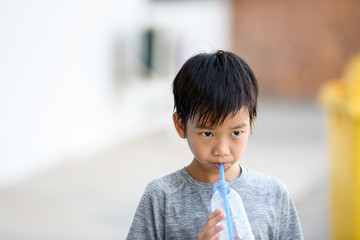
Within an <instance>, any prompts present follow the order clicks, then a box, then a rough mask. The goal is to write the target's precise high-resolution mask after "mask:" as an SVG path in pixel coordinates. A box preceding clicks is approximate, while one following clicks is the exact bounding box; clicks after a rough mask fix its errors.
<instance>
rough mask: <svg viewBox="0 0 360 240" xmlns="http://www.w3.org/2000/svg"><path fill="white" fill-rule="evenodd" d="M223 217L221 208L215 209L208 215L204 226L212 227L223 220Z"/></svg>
mask: <svg viewBox="0 0 360 240" xmlns="http://www.w3.org/2000/svg"><path fill="white" fill-rule="evenodd" d="M225 217H226V215H225V213H224V212H223V210H222V209H221V208H219V209H217V210H215V211H214V212H213V213H212V214H210V215H209V217H208V219H207V221H206V223H205V226H204V228H207V229H210V228H213V227H214V226H215V225H216V224H218V223H219V222H221V221H222V220H224V219H225Z"/></svg>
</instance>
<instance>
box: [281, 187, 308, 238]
mask: <svg viewBox="0 0 360 240" xmlns="http://www.w3.org/2000/svg"><path fill="white" fill-rule="evenodd" d="M277 227H278V234H279V235H278V238H277V239H280V240H282V239H293V240H303V239H304V237H303V234H302V230H301V225H300V220H299V217H298V215H297V212H296V208H295V204H294V202H293V200H292V198H291V196H290V194H289V193H288V191H287V190H286V189H285V191H284V192H283V194H282V199H281V208H280V209H279V212H278V224H277Z"/></svg>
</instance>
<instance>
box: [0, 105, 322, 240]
mask: <svg viewBox="0 0 360 240" xmlns="http://www.w3.org/2000/svg"><path fill="white" fill-rule="evenodd" d="M324 125H325V124H324V116H323V113H322V111H321V110H320V109H319V107H318V106H316V105H315V104H313V103H311V102H292V103H281V102H274V101H263V102H261V104H260V109H259V116H258V119H257V121H256V123H255V128H254V131H253V135H252V136H251V137H250V140H249V143H248V146H247V149H246V151H245V153H244V156H243V157H242V159H241V160H240V162H241V163H242V164H244V165H246V166H247V167H250V168H253V169H255V170H258V171H260V172H263V173H266V174H270V175H273V176H276V177H278V178H280V179H281V180H282V181H283V182H284V183H285V184H286V185H287V187H288V189H289V191H290V193H291V194H292V196H293V199H294V201H295V204H296V206H297V210H298V213H299V216H300V220H301V224H302V227H303V232H304V237H305V239H309V240H311V239H317V240H321V239H329V233H328V229H329V227H328V211H327V209H328V196H327V195H328V193H327V176H328V173H327V168H328V166H327V157H326V146H325V138H324V132H325V126H324ZM191 159H192V155H191V153H190V151H189V150H188V147H187V144H186V142H185V141H184V140H182V139H180V138H178V137H177V136H176V133H175V130H173V129H172V126H171V122H170V117H169V124H168V125H166V126H164V129H163V130H160V131H158V132H154V133H153V134H150V135H147V136H144V137H141V138H139V139H138V140H135V141H132V142H129V143H127V144H121V145H119V146H115V147H113V148H111V149H109V150H108V151H106V152H104V153H99V154H98V155H97V156H93V157H91V158H88V159H75V160H74V161H68V162H67V163H66V164H64V165H62V166H61V167H58V168H55V169H50V170H48V171H46V172H43V173H42V174H38V175H36V176H34V177H32V178H31V179H28V180H27V181H24V182H22V183H19V184H16V185H13V186H9V187H8V188H6V189H2V190H1V191H0V239H4V240H19V239H28V240H45V239H46V240H48V239H52V240H57V239H68V240H82V239H84V240H85V239H86V240H91V239H102V240H104V239H105V240H106V239H108V240H112V239H125V237H126V234H127V232H128V230H129V227H130V224H131V221H132V218H133V215H134V212H135V209H136V206H137V204H138V201H139V199H140V197H141V195H142V192H143V191H144V188H145V186H146V184H147V183H148V182H149V181H150V180H152V179H154V178H157V177H160V176H163V175H165V174H168V173H170V172H173V171H175V170H177V169H179V168H182V167H184V166H186V165H187V164H188V163H189V162H190V161H191Z"/></svg>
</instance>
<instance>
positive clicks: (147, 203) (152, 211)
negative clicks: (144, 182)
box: [126, 182, 165, 240]
mask: <svg viewBox="0 0 360 240" xmlns="http://www.w3.org/2000/svg"><path fill="white" fill-rule="evenodd" d="M164 202H165V201H164V194H163V193H162V191H161V189H160V188H159V187H157V186H156V184H154V182H152V183H150V184H148V186H147V187H146V189H145V192H144V194H143V196H142V198H141V200H140V203H139V205H138V207H137V210H136V212H135V216H134V219H133V222H132V224H131V227H130V231H129V233H128V236H127V238H126V239H127V240H137V239H149V240H152V239H164V225H165V224H164V221H165V218H164V215H165V214H164Z"/></svg>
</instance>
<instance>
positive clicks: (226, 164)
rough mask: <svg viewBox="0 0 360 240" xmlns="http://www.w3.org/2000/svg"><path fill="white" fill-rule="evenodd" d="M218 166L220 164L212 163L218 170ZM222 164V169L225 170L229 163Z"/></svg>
mask: <svg viewBox="0 0 360 240" xmlns="http://www.w3.org/2000/svg"><path fill="white" fill-rule="evenodd" d="M219 164H221V163H213V164H212V165H213V166H214V167H215V168H217V169H219ZM222 164H223V166H224V169H226V168H227V167H228V166H229V163H222Z"/></svg>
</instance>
